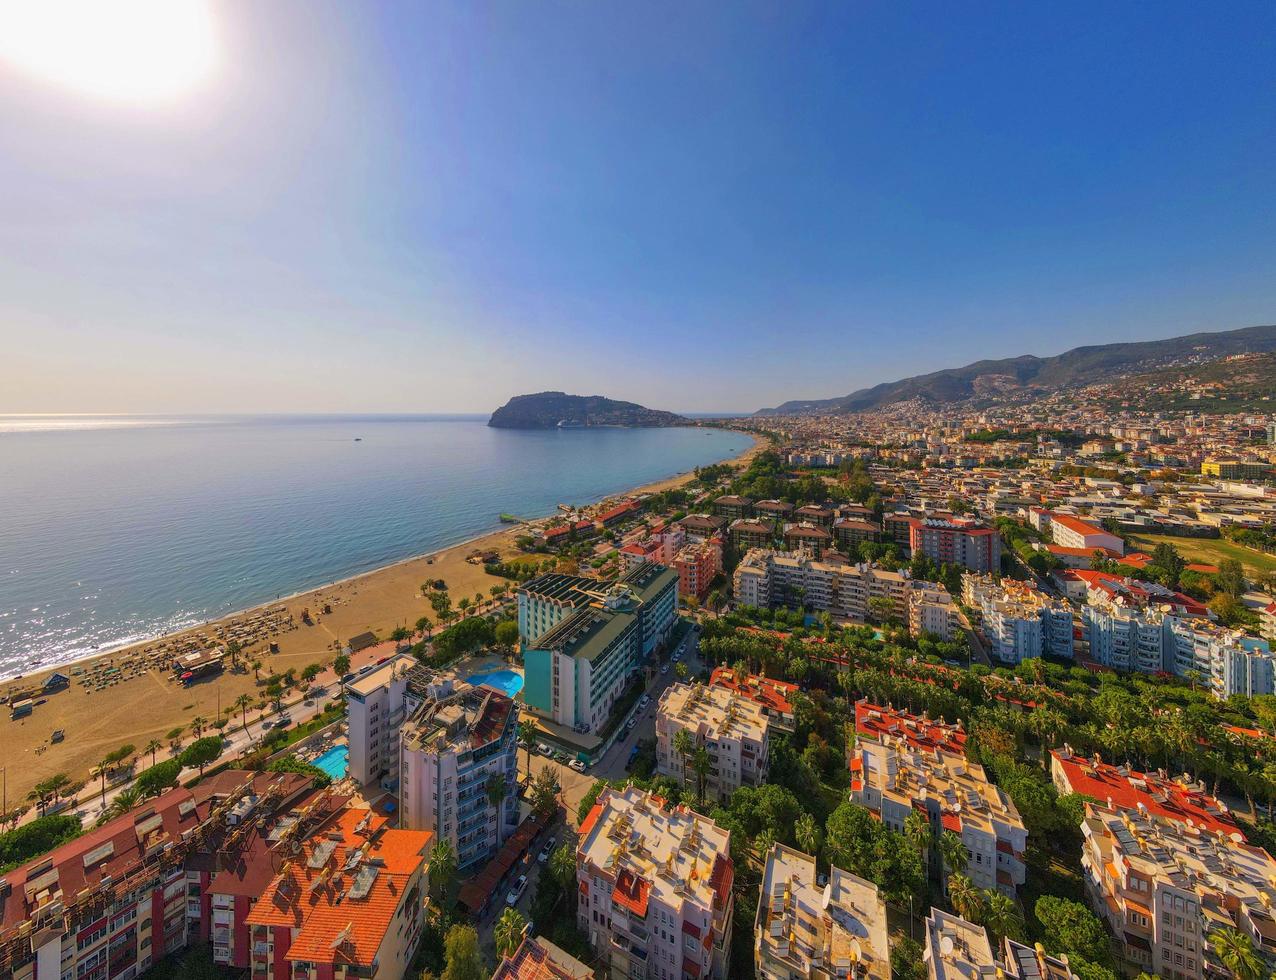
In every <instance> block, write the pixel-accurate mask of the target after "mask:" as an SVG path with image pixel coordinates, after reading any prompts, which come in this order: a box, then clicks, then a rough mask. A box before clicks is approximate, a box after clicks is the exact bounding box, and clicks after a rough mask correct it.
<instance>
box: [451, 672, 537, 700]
mask: <svg viewBox="0 0 1276 980" xmlns="http://www.w3.org/2000/svg"><path fill="white" fill-rule="evenodd" d="M465 679H466V680H467V681H469V682H470V683H471V684H473V685H474V686H475V687H478V686H479V685H480V684H487V685H488V686H489V687H494V688H496V689H497V690H498V691H503V692H505V694H506V695H508V696H509V697H511V698H512V697H515V696H517V694H518V692H519V691H521V690H522V689H523V675H522V674H520V673H519V672H518V671H516V670H492V671H488V672H487V673H486V674H471V675H470V676H469V677H467V678H465Z"/></svg>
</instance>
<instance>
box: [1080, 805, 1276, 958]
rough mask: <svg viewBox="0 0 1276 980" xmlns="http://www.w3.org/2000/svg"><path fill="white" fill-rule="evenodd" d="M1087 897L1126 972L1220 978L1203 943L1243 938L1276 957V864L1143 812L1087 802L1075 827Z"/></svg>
mask: <svg viewBox="0 0 1276 980" xmlns="http://www.w3.org/2000/svg"><path fill="white" fill-rule="evenodd" d="M1081 832H1082V835H1083V839H1084V842H1083V844H1082V853H1081V867H1082V872H1083V874H1084V876H1085V884H1086V894H1087V898H1088V899H1089V901H1090V903H1091V905H1093V907H1094V910H1095V911H1096V912H1097V913H1098V915H1099V917H1100V918H1101V919H1103V920H1104V922H1106V923H1107V925H1108V927H1109V928H1110V929H1111V930H1112V932H1113V934H1114V935H1115V936H1116V937H1117V941H1118V943H1119V944H1120V946H1121V949H1122V952H1123V954H1124V956H1125V959H1126V960H1127V961H1128V962H1129V963H1130V965H1131V968H1132V969H1135V970H1141V971H1143V972H1146V973H1152V974H1155V975H1156V976H1160V977H1164V978H1167V980H1204V978H1206V977H1215V976H1219V975H1226V971H1225V970H1224V969H1223V968H1222V967H1221V965H1220V964H1218V963H1217V962H1216V961H1215V959H1214V955H1213V952H1212V950H1211V949H1210V945H1209V936H1210V934H1211V933H1213V932H1215V931H1216V930H1218V929H1238V930H1240V931H1242V932H1244V933H1247V934H1248V935H1249V936H1250V938H1251V939H1253V941H1254V946H1255V948H1256V949H1258V950H1259V951H1260V952H1261V953H1262V954H1263V955H1264V956H1265V957H1266V958H1267V959H1268V962H1269V968H1270V964H1271V962H1272V961H1273V957H1274V956H1276V919H1274V918H1273V913H1272V907H1273V902H1274V901H1276V884H1274V883H1276V861H1273V860H1272V857H1271V855H1269V854H1268V853H1267V852H1266V851H1264V850H1262V849H1261V848H1258V847H1253V846H1251V845H1249V844H1245V843H1241V842H1238V841H1234V840H1232V839H1231V838H1230V837H1229V836H1227V835H1226V834H1221V833H1219V834H1215V833H1211V832H1209V831H1208V830H1204V829H1202V828H1201V827H1198V826H1195V825H1194V824H1188V823H1180V822H1178V821H1175V820H1168V819H1165V818H1164V817H1160V816H1154V815H1152V814H1150V813H1148V812H1146V811H1145V809H1143V808H1141V807H1135V808H1132V809H1128V808H1122V807H1120V806H1119V805H1116V806H1107V805H1105V804H1099V803H1087V804H1086V808H1085V818H1084V820H1083V821H1082V824H1081Z"/></svg>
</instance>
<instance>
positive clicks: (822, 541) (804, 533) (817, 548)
mask: <svg viewBox="0 0 1276 980" xmlns="http://www.w3.org/2000/svg"><path fill="white" fill-rule="evenodd" d="M832 546H833V535H832V534H830V533H829V532H828V531H827V530H825V529H824V528H822V527H820V526H819V525H818V524H787V525H785V528H784V547H786V548H788V549H789V550H790V551H802V552H806V553H807V554H810V555H811V556H812V557H814V558H823V557H824V552H826V551H828V550H829V549H830V548H831V547H832Z"/></svg>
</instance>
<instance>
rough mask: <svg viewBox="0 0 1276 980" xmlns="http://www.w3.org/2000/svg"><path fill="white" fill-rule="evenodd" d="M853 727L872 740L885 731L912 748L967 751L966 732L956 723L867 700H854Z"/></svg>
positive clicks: (881, 735)
mask: <svg viewBox="0 0 1276 980" xmlns="http://www.w3.org/2000/svg"><path fill="white" fill-rule="evenodd" d="M855 731H856V732H857V733H858V734H859V735H861V736H863V737H866V738H871V739H873V740H875V741H879V740H881V738H882V737H883V736H886V735H892V736H896V737H898V738H902V739H904V741H905V742H907V743H908V745H909V746H910V747H911V748H914V749H943V750H944V751H945V752H952V753H953V754H955V755H964V754H965V752H966V733H965V731H963V730H962V728H961V726H960V725H959V724H957V723H945V724H942V725H941V724H940V723H939V722H938V721H933V720H931V719H929V718H919V717H917V716H916V715H911V714H909V713H908V712H907V711H900V710H897V709H895V708H889V707H885V708H884V707H881V706H879V705H876V704H872V703H871V702H869V701H857V702H856V703H855Z"/></svg>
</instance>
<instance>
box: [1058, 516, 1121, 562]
mask: <svg viewBox="0 0 1276 980" xmlns="http://www.w3.org/2000/svg"><path fill="white" fill-rule="evenodd" d="M1050 535H1051V537H1052V538H1053V540H1054V543H1055V544H1057V545H1061V546H1062V547H1064V548H1082V549H1084V550H1086V551H1089V552H1094V551H1098V550H1100V549H1103V550H1105V551H1114V552H1116V553H1117V554H1118V555H1123V554H1125V542H1124V541H1122V540H1121V539H1120V538H1119V537H1117V536H1116V535H1115V534H1112V533H1110V532H1108V531H1105V530H1103V528H1101V527H1097V526H1096V525H1094V524H1091V523H1090V522H1089V521H1083V520H1082V519H1081V518H1079V517H1075V516H1073V515H1072V514H1051V515H1050Z"/></svg>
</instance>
